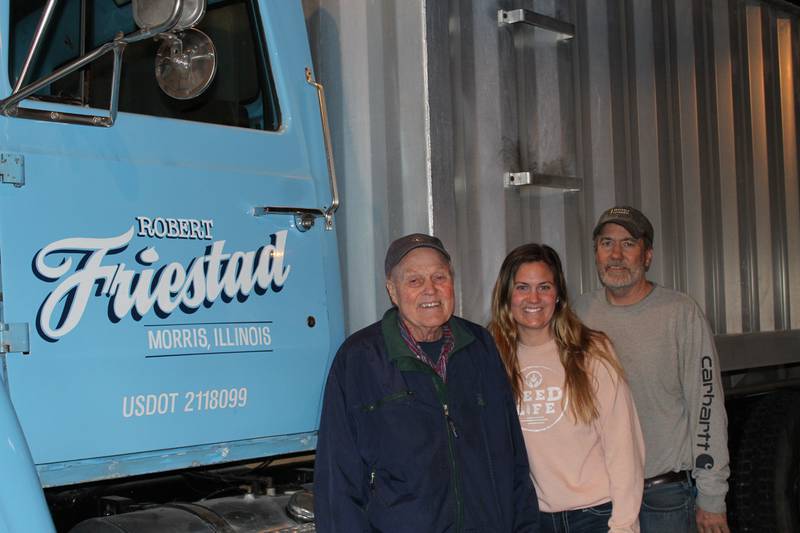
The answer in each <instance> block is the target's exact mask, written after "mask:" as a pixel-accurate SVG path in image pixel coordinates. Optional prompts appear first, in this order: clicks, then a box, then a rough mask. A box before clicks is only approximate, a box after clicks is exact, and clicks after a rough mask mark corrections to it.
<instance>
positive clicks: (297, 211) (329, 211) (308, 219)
mask: <svg viewBox="0 0 800 533" xmlns="http://www.w3.org/2000/svg"><path fill="white" fill-rule="evenodd" d="M306 82H307V83H308V84H309V85H312V86H313V87H314V88H315V89H316V90H317V100H318V101H319V115H320V119H321V120H322V135H323V137H324V139H325V159H326V161H327V163H328V176H329V177H330V184H331V205H330V206H322V209H319V208H313V207H312V208H309V207H289V206H258V207H254V208H253V215H255V216H257V217H258V216H264V215H267V214H269V213H277V214H284V215H294V217H295V223H296V224H297V229H299V230H300V231H306V230H308V229H311V227H312V226H313V225H314V219H315V218H316V217H324V218H325V229H326V230H331V229H333V214H334V213H335V212H336V210H337V209H339V187H338V185H337V184H336V165H335V164H334V161H333V147H332V145H331V131H330V127H329V125H328V105H327V103H326V102H325V88H324V87H323V86H322V84H321V83H317V82H316V81H315V80H314V78H313V77H312V75H311V69H310V68H308V67H306Z"/></svg>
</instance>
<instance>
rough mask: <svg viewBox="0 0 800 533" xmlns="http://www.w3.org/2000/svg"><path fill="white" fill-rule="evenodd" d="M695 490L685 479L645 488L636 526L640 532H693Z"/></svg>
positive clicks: (694, 527) (695, 529)
mask: <svg viewBox="0 0 800 533" xmlns="http://www.w3.org/2000/svg"><path fill="white" fill-rule="evenodd" d="M694 497H695V488H694V486H693V485H692V484H691V483H690V482H689V480H688V479H687V480H686V481H680V482H677V483H664V484H663V485H656V486H655V487H651V488H649V489H645V491H644V498H643V499H642V509H641V511H640V512H639V525H640V527H641V530H642V533H694V532H696V531H697V524H696V523H695V515H694V513H695V507H694Z"/></svg>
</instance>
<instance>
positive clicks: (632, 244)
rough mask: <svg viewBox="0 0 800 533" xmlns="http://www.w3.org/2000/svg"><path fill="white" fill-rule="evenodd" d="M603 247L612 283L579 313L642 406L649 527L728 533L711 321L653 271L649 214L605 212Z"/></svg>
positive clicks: (600, 259) (600, 258) (599, 248)
mask: <svg viewBox="0 0 800 533" xmlns="http://www.w3.org/2000/svg"><path fill="white" fill-rule="evenodd" d="M594 250H595V262H596V265H597V273H598V275H599V277H600V281H601V283H602V284H603V287H602V288H601V289H598V290H597V291H594V292H591V293H588V294H584V295H583V296H581V297H580V298H579V299H578V300H577V301H576V304H575V310H576V312H577V313H578V315H579V316H580V317H581V319H582V320H583V321H584V322H585V323H586V325H588V326H589V327H591V328H594V329H599V330H602V331H605V332H606V333H607V334H608V336H609V337H610V338H611V340H612V342H613V343H614V347H615V348H616V350H617V355H618V356H619V358H620V361H621V362H622V365H623V366H624V367H625V372H626V373H627V377H628V381H629V383H630V388H631V392H632V393H633V398H634V400H635V402H636V408H637V410H638V411H639V420H640V422H641V425H642V432H643V433H644V441H645V450H646V452H645V476H646V478H647V479H645V482H644V499H643V501H642V509H641V512H640V514H639V521H640V524H641V528H642V533H656V532H657V533H661V532H665V533H666V532H669V533H673V532H675V533H677V532H684V531H694V530H695V527H697V529H698V530H699V531H700V533H727V532H728V524H727V520H726V518H725V494H726V493H727V491H728V482H727V479H728V474H729V471H730V469H729V467H728V447H727V429H726V426H727V419H726V416H725V404H724V401H725V398H724V396H723V394H722V383H721V379H720V371H719V362H718V360H717V353H716V349H715V347H714V337H713V335H712V333H711V329H710V328H709V326H708V322H707V321H706V319H705V317H704V316H703V312H702V311H701V310H700V308H699V307H698V305H697V304H696V303H695V302H694V300H692V299H691V298H690V297H689V296H687V295H685V294H682V293H680V292H676V291H673V290H670V289H666V288H664V287H660V286H658V285H656V284H655V283H653V282H652V281H648V280H647V278H646V277H645V274H646V272H647V269H648V268H649V267H650V262H651V261H652V260H653V226H652V225H651V224H650V221H649V220H648V219H647V217H645V216H644V215H643V214H642V213H641V212H640V211H638V210H636V209H634V208H632V207H613V208H611V209H609V210H607V211H606V212H605V213H603V215H602V216H601V217H600V219H599V220H598V222H597V225H596V226H595V229H594ZM692 480H694V483H695V484H696V487H694V486H693V482H692ZM695 488H696V492H697V497H696V500H695V495H694V493H695Z"/></svg>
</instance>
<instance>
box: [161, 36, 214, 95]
mask: <svg viewBox="0 0 800 533" xmlns="http://www.w3.org/2000/svg"><path fill="white" fill-rule="evenodd" d="M158 38H160V39H161V40H163V41H164V42H163V43H161V46H159V47H158V52H156V81H157V82H158V86H159V87H160V88H161V90H162V91H164V93H165V94H166V95H167V96H170V97H172V98H175V99H176V100H189V99H191V98H195V97H197V96H200V95H201V94H203V92H204V91H205V90H206V89H208V87H209V85H211V81H212V80H213V79H214V75H215V74H216V73H217V51H216V49H215V48H214V43H213V42H212V41H211V38H210V37H209V36H208V35H206V34H205V33H203V32H201V31H200V30H198V29H196V28H190V29H188V30H186V31H181V32H177V33H172V32H170V33H162V34H161V35H159V37H158Z"/></svg>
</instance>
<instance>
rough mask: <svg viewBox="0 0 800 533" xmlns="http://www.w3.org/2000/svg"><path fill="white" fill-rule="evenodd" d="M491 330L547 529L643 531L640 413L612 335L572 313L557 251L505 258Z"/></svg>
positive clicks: (537, 249) (535, 247)
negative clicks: (610, 338) (640, 523)
mask: <svg viewBox="0 0 800 533" xmlns="http://www.w3.org/2000/svg"><path fill="white" fill-rule="evenodd" d="M489 330H490V331H491V333H492V334H493V335H494V337H495V340H496V341H497V344H498V348H499V351H500V355H501V358H502V360H503V363H504V365H505V367H506V372H507V374H508V377H509V379H510V381H511V385H512V388H513V390H514V394H515V397H516V400H517V412H518V415H519V419H520V425H521V427H522V431H523V433H524V435H525V444H526V446H527V450H528V459H529V462H530V465H531V474H532V476H533V480H534V484H535V486H536V492H537V495H538V496H539V507H540V509H541V510H542V511H545V512H544V513H543V519H542V522H541V524H542V531H545V532H550V531H557V530H558V529H557V528H555V526H554V524H556V523H559V524H561V523H566V524H568V526H569V530H570V531H575V532H577V533H594V532H597V533H601V532H602V533H606V532H607V531H609V529H611V530H613V531H620V532H623V531H625V532H633V531H638V514H639V506H640V504H641V499H642V479H643V472H644V466H643V462H644V459H643V457H644V450H643V446H644V445H643V442H642V434H641V430H640V428H639V422H638V419H637V417H636V410H635V409H634V406H633V400H632V398H631V395H630V391H629V390H628V387H627V384H626V383H625V380H624V378H623V377H622V369H621V368H620V365H619V363H618V362H617V360H616V356H615V355H614V352H613V349H612V348H611V343H610V342H609V341H608V338H607V337H606V336H605V334H603V333H602V332H599V331H594V330H591V329H589V328H587V327H586V326H584V325H583V324H582V323H581V322H580V321H579V320H578V318H577V317H576V316H575V314H574V313H573V311H572V309H571V308H570V306H569V299H568V297H567V286H566V280H565V278H564V271H563V269H562V267H561V260H560V259H559V257H558V254H557V253H556V252H555V250H553V249H552V248H550V247H549V246H546V245H540V244H526V245H523V246H520V247H518V248H516V249H515V250H513V251H512V252H511V253H510V254H509V255H508V256H507V257H506V259H505V261H503V265H502V267H501V268H500V273H499V275H498V278H497V282H496V284H495V287H494V292H493V294H492V322H491V323H490V324H489ZM565 457H566V458H569V459H568V460H565V459H564V458H565Z"/></svg>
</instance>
